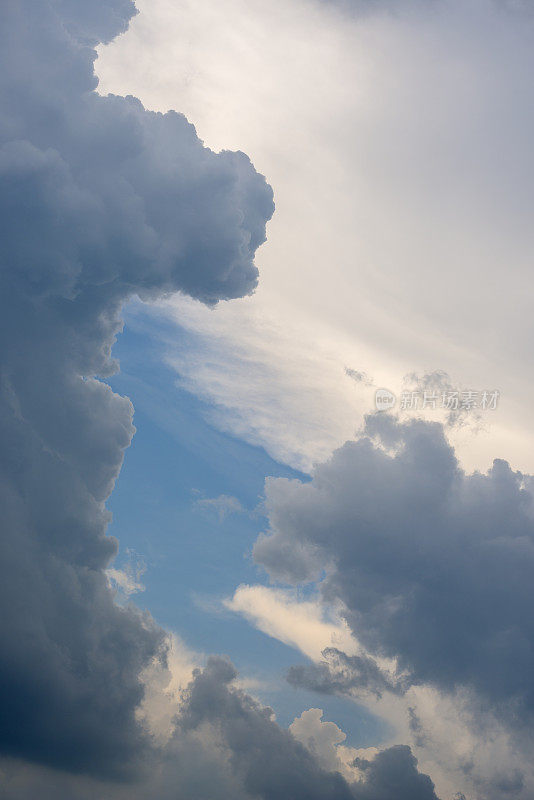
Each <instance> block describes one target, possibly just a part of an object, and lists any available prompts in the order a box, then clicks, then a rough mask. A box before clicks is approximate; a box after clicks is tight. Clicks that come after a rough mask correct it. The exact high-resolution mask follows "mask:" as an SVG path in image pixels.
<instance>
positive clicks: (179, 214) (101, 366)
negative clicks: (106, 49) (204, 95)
mask: <svg viewBox="0 0 534 800" xmlns="http://www.w3.org/2000/svg"><path fill="white" fill-rule="evenodd" d="M134 11H135V9H134V5H133V3H132V2H130V0H97V1H96V2H82V0H5V2H3V3H2V4H1V8H0V109H1V111H0V187H1V188H0V242H1V251H0V304H1V308H0V312H1V316H2V330H1V333H0V354H1V355H0V369H1V393H0V443H1V444H0V502H1V505H2V536H1V541H0V564H1V566H0V596H1V603H2V610H3V613H2V616H1V619H0V707H1V709H2V711H1V718H0V752H1V753H2V754H3V755H4V756H12V757H19V758H26V759H28V760H31V761H34V762H38V763H42V764H47V765H51V766H54V767H59V768H64V769H68V770H71V771H84V772H91V773H94V774H113V775H130V774H131V773H132V771H133V770H134V767H142V764H143V758H144V755H145V754H146V753H147V745H148V742H147V737H146V734H145V733H144V731H143V730H142V728H141V726H140V724H139V723H138V722H137V720H136V717H135V711H136V707H137V706H138V704H139V702H140V700H141V698H142V686H141V683H140V679H139V674H140V671H141V670H142V669H143V668H144V667H145V666H146V665H147V664H148V663H149V662H150V660H151V659H152V658H154V657H158V658H164V652H163V650H164V644H163V632H162V631H161V630H159V629H158V628H157V627H156V626H155V625H154V624H153V623H152V622H151V620H150V619H149V618H148V617H146V616H145V615H142V614H141V613H140V612H138V611H137V610H135V609H134V608H133V607H126V608H120V607H118V606H117V605H116V604H115V602H114V597H113V593H112V592H111V591H110V589H109V586H108V583H107V579H106V576H105V572H104V570H105V568H106V566H107V564H108V563H109V560H110V558H111V557H112V556H113V555H114V554H115V552H116V547H117V543H116V542H115V541H114V540H113V539H112V538H110V537H107V536H106V527H107V524H108V522H109V514H108V512H107V511H106V508H105V501H106V498H107V497H108V495H109V494H110V492H111V490H112V488H113V485H114V482H115V480H116V478H117V475H118V473H119V470H120V466H121V462H122V458H123V453H124V450H125V448H127V447H128V445H129V443H130V440H131V437H132V435H133V431H134V428H133V425H132V407H131V404H130V402H129V401H128V400H127V399H125V398H122V397H119V396H117V395H115V394H114V393H113V392H112V391H111V390H110V388H109V387H108V386H107V385H105V384H104V383H102V382H101V381H100V380H99V379H98V376H100V377H102V376H106V375H109V374H110V373H111V372H113V371H114V369H115V368H116V365H115V363H114V362H113V359H112V358H111V355H110V352H111V347H112V345H113V341H114V338H115V336H116V334H117V332H118V331H119V330H120V327H121V318H120V310H121V306H122V304H123V303H124V302H125V301H127V300H128V298H130V297H132V296H134V295H139V296H140V297H142V298H144V299H151V298H155V297H157V296H160V295H162V294H164V293H168V292H175V291H183V292H187V293H189V294H191V295H192V296H194V297H197V298H199V299H201V300H204V301H205V302H208V303H214V302H216V301H217V300H219V299H223V298H231V297H237V296H242V295H245V294H248V293H250V292H251V291H252V290H253V289H254V286H255V284H256V280H257V270H256V267H255V266H254V263H253V257H254V252H255V250H256V248H257V247H258V246H259V245H260V244H261V243H262V242H263V241H264V239H265V224H266V221H267V219H268V218H269V217H270V215H271V214H272V211H273V201H272V192H271V190H270V188H269V187H268V186H267V184H266V182H265V180H264V179H263V177H262V176H260V175H258V174H257V173H256V172H255V171H254V168H253V167H252V165H251V163H250V161H249V160H248V158H247V157H246V156H245V155H244V154H242V153H230V152H224V153H221V154H219V155H217V154H215V153H213V152H211V151H210V150H208V149H207V148H205V147H204V146H203V144H202V142H201V141H199V139H198V138H197V135H196V133H195V129H194V128H193V126H192V125H190V124H189V123H188V122H187V120H186V119H185V118H184V117H183V116H182V115H180V114H177V113H174V112H169V113H168V114H165V115H163V114H156V113H152V112H148V111H146V110H145V109H144V108H143V106H142V105H141V103H140V102H139V101H138V100H136V99H135V98H131V97H129V98H121V97H111V96H110V97H100V96H98V95H97V94H96V93H95V92H94V89H95V87H96V85H97V81H96V78H95V75H94V71H93V61H94V59H95V57H96V54H95V51H94V49H93V48H94V45H95V44H96V43H97V42H98V41H109V40H110V39H112V38H113V37H114V36H115V35H117V34H118V33H120V32H121V31H124V30H125V29H126V27H127V25H128V21H129V19H130V17H131V16H132V14H133V13H134Z"/></svg>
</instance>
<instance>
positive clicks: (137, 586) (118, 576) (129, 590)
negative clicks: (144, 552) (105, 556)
mask: <svg viewBox="0 0 534 800" xmlns="http://www.w3.org/2000/svg"><path fill="white" fill-rule="evenodd" d="M127 554H128V560H127V561H126V563H125V564H124V566H123V567H122V569H117V568H116V567H108V569H107V570H106V575H107V576H108V579H109V581H110V583H111V585H112V587H113V588H114V589H115V591H116V592H117V599H119V600H128V599H129V598H130V597H131V596H132V595H133V594H138V593H139V592H144V591H145V585H144V584H143V582H142V581H141V578H142V577H143V575H144V573H145V572H146V563H145V562H144V560H143V559H142V558H139V557H138V556H137V555H136V554H135V553H134V552H133V551H131V550H127Z"/></svg>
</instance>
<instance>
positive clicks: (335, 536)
mask: <svg viewBox="0 0 534 800" xmlns="http://www.w3.org/2000/svg"><path fill="white" fill-rule="evenodd" d="M528 485H529V481H528V479H526V478H525V477H524V476H523V475H521V473H519V472H514V471H513V470H512V469H511V468H510V466H509V465H508V464H507V463H506V462H505V461H501V460H496V461H495V462H494V463H493V467H492V468H491V470H490V471H489V472H488V473H487V474H485V475H483V474H479V473H475V474H472V475H467V474H465V472H464V471H463V470H462V469H461V468H460V466H459V465H458V462H457V460H456V457H455V454H454V451H453V449H452V447H451V446H450V445H449V444H448V443H447V441H446V439H445V437H444V433H443V428H442V426H441V425H439V424H437V423H428V422H423V421H421V420H415V421H411V422H407V423H405V424H401V423H399V422H398V421H396V420H395V419H394V418H392V417H390V416H389V415H374V416H370V417H369V418H368V419H367V423H366V435H365V436H363V437H362V438H361V439H360V440H359V441H355V442H348V443H346V444H345V445H344V446H343V447H341V448H340V449H339V450H338V451H337V452H336V453H334V455H333V457H332V458H331V460H330V461H329V462H327V463H325V464H323V465H321V466H319V467H318V468H317V471H316V473H315V476H314V478H313V481H312V482H311V483H308V484H303V483H301V482H299V481H288V480H282V479H277V480H269V481H268V484H267V502H266V507H267V511H268V513H269V517H270V523H271V527H270V531H269V533H268V534H267V535H265V536H263V537H260V539H259V541H258V542H257V544H256V546H255V551H254V552H255V557H256V560H257V561H258V562H259V563H261V564H263V565H264V566H265V567H266V568H267V569H268V570H269V572H270V573H271V575H272V576H273V577H276V578H280V579H285V580H293V581H296V582H298V581H302V580H311V579H314V578H316V577H318V576H320V574H321V571H322V570H323V568H324V567H328V569H327V577H326V579H325V580H324V582H323V591H324V594H325V596H326V597H327V598H328V599H330V600H337V601H339V600H341V601H343V603H344V604H345V607H346V612H345V614H346V618H347V620H348V622H349V624H350V625H351V627H352V629H353V630H354V631H355V633H356V634H357V636H358V637H359V638H360V640H361V641H362V642H363V643H364V644H365V645H366V646H367V648H368V649H369V650H370V652H371V653H377V654H381V655H386V656H390V657H396V658H398V663H399V667H400V669H401V670H407V671H408V673H409V674H410V676H411V681H412V682H414V683H430V684H432V685H434V686H438V687H440V688H443V689H446V690H452V689H454V688H455V687H458V686H464V687H470V688H472V689H474V690H476V691H477V692H478V693H480V694H481V695H482V696H483V697H485V698H486V699H487V700H489V701H490V702H491V707H492V709H493V710H494V711H495V712H496V713H502V714H503V715H505V716H507V717H509V718H511V719H513V720H514V725H517V723H518V721H520V720H521V719H522V720H523V721H525V720H526V719H528V718H530V715H531V713H532V711H533V709H534V684H533V681H532V675H533V674H534V622H533V619H532V615H531V614H530V612H529V609H530V608H532V606H533V604H534V583H533V581H532V575H533V574H534V521H533V506H532V495H531V493H530V492H529V490H528Z"/></svg>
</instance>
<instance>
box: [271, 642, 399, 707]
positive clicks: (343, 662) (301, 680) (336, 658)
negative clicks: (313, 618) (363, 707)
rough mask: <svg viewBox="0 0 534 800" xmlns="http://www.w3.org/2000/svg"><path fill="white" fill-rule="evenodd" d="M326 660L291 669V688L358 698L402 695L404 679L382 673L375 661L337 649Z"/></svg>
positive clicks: (326, 651)
mask: <svg viewBox="0 0 534 800" xmlns="http://www.w3.org/2000/svg"><path fill="white" fill-rule="evenodd" d="M322 656H323V660H322V661H320V662H319V663H317V664H309V665H301V664H299V665H295V666H292V667H290V669H289V671H288V674H287V679H288V681H289V683H290V684H291V685H292V686H295V687H300V688H305V689H311V690H312V691H315V692H319V693H321V694H341V695H343V694H347V695H352V696H355V697H357V696H359V695H361V693H362V692H371V693H373V694H375V695H376V696H377V697H380V696H381V694H382V692H384V691H388V692H394V693H398V692H402V690H403V681H402V678H400V677H396V676H394V675H391V674H389V673H388V672H387V671H386V670H385V669H381V668H380V667H379V666H378V664H377V662H376V660H375V659H373V658H370V657H369V656H368V655H366V654H361V655H352V656H348V655H347V654H346V653H344V652H343V651H342V650H339V649H338V648H337V647H326V648H325V649H324V650H323V652H322Z"/></svg>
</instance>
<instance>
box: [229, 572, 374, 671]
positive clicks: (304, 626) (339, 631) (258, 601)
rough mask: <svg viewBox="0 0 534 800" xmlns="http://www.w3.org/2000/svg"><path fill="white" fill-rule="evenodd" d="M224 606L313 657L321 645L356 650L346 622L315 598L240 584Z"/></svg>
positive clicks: (314, 658) (319, 652) (318, 657)
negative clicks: (302, 598) (300, 598)
mask: <svg viewBox="0 0 534 800" xmlns="http://www.w3.org/2000/svg"><path fill="white" fill-rule="evenodd" d="M224 605H225V606H226V608H228V609H229V610H230V611H235V612H236V613H238V614H241V615H242V616H244V617H245V618H246V619H247V620H248V621H249V622H251V623H252V624H253V625H254V626H255V627H257V628H258V629H259V630H260V631H263V633H266V634H267V635H268V636H272V637H273V638H274V639H278V640H279V641H281V642H284V644H287V645H289V646H290V647H294V648H296V649H297V650H300V651H301V652H302V653H304V655H306V656H308V657H309V658H311V659H313V660H318V659H320V658H321V652H322V651H323V650H324V648H325V647H339V648H340V649H342V650H344V651H345V652H348V653H354V652H356V650H357V649H358V644H357V642H356V640H355V639H354V637H353V636H352V635H351V633H350V631H349V628H348V626H347V624H346V623H344V622H343V621H342V620H341V619H340V618H339V617H337V618H336V616H335V614H334V613H332V612H330V613H329V612H328V611H327V610H326V609H325V608H324V607H323V606H322V605H321V604H320V602H319V601H318V600H299V599H298V597H297V596H296V595H295V594H294V593H292V592H288V591H284V590H282V589H274V588H270V587H268V586H246V585H243V586H238V588H237V589H236V590H235V593H234V596H233V597H232V598H229V599H227V600H225V601H224Z"/></svg>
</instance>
